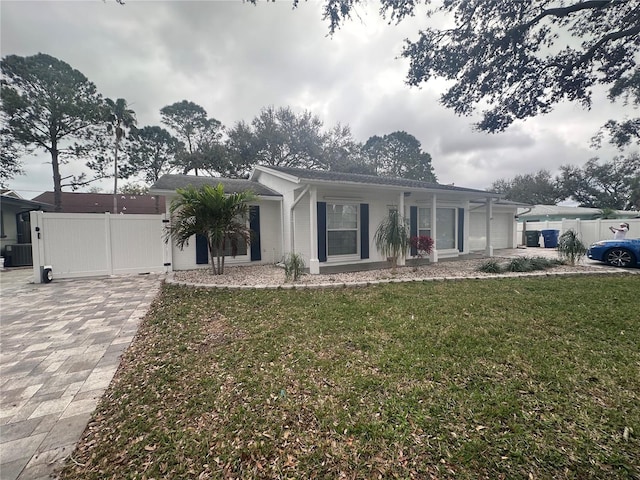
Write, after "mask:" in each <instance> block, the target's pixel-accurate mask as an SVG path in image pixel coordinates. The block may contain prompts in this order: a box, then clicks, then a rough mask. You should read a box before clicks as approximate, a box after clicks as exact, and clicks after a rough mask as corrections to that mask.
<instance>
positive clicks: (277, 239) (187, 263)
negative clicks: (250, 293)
mask: <svg viewBox="0 0 640 480" xmlns="http://www.w3.org/2000/svg"><path fill="white" fill-rule="evenodd" d="M173 198H175V197H167V200H166V201H167V208H169V205H170V204H171V200H172V199H173ZM280 204H281V202H280V200H279V199H278V200H263V201H259V202H257V203H252V205H259V206H260V250H261V257H262V259H261V260H259V261H253V262H252V261H251V259H250V255H247V256H241V257H240V256H238V257H236V258H233V257H226V258H225V265H247V264H249V263H252V264H256V263H262V264H264V263H267V264H268V263H277V262H279V261H280V260H281V259H282V255H283V252H282V218H281V206H280ZM167 211H168V210H167ZM172 256H173V270H193V269H196V268H208V267H210V264H197V263H196V240H195V236H194V237H193V238H191V239H190V240H189V244H188V245H185V246H184V248H183V249H182V250H180V249H179V248H178V247H177V246H175V245H172Z"/></svg>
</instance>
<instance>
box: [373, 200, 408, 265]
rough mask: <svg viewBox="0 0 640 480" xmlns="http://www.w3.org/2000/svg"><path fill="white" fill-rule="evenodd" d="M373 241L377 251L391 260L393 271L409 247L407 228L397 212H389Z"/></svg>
mask: <svg viewBox="0 0 640 480" xmlns="http://www.w3.org/2000/svg"><path fill="white" fill-rule="evenodd" d="M374 241H375V243H376V248H377V249H378V251H379V252H380V253H381V254H382V255H384V256H385V257H387V258H389V259H390V260H391V266H392V269H393V270H394V271H395V269H396V266H397V265H398V258H399V257H400V256H402V255H404V254H405V253H406V251H407V246H408V245H409V227H408V226H407V222H406V221H405V219H404V217H403V216H402V215H400V212H398V210H390V211H389V215H388V216H387V217H386V218H385V219H384V220H382V222H380V225H378V228H377V229H376V233H375V236H374Z"/></svg>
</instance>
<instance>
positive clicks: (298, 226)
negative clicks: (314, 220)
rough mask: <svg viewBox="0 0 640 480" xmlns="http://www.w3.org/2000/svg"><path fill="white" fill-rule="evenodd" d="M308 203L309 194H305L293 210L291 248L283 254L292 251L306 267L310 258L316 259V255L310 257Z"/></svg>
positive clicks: (309, 213) (309, 212) (309, 214)
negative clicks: (298, 255) (300, 258)
mask: <svg viewBox="0 0 640 480" xmlns="http://www.w3.org/2000/svg"><path fill="white" fill-rule="evenodd" d="M310 203H311V202H310V197H309V192H307V193H305V195H304V197H302V198H301V199H300V201H299V202H298V204H297V205H296V207H295V208H294V210H293V246H292V248H291V249H290V250H289V251H288V252H285V254H286V253H289V252H290V251H292V250H294V251H295V252H296V253H299V254H301V255H302V257H303V258H304V261H305V264H306V265H309V260H311V259H312V258H317V254H313V256H312V252H311V238H310V235H311V233H310V232H311V224H310V223H309V219H310V216H311V211H310Z"/></svg>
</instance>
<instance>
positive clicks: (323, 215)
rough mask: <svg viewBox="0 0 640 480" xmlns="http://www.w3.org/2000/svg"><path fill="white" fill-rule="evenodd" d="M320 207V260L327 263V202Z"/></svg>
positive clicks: (320, 203)
mask: <svg viewBox="0 0 640 480" xmlns="http://www.w3.org/2000/svg"><path fill="white" fill-rule="evenodd" d="M317 205H318V260H319V261H321V262H326V261H327V202H317Z"/></svg>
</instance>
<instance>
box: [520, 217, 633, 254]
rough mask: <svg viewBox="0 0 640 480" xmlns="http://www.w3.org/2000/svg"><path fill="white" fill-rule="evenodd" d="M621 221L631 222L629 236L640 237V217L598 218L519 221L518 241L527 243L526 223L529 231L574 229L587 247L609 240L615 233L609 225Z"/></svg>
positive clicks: (561, 231) (615, 224)
mask: <svg viewBox="0 0 640 480" xmlns="http://www.w3.org/2000/svg"><path fill="white" fill-rule="evenodd" d="M620 222H625V223H628V224H629V233H627V238H640V218H631V219H622V220H621V219H615V218H614V219H606V220H604V219H600V218H599V219H597V220H579V219H578V220H575V219H572V220H567V219H565V220H560V221H553V222H549V221H544V222H526V223H524V222H518V233H517V235H518V237H517V238H518V243H519V244H522V245H526V239H525V238H524V233H523V229H524V228H525V225H526V230H527V231H529V232H530V231H532V230H539V231H540V230H559V231H560V235H562V234H563V233H564V232H566V231H567V230H573V231H574V232H576V233H577V234H578V236H579V238H580V240H582V243H584V244H585V245H586V246H587V247H588V246H589V245H591V244H592V243H594V242H597V241H599V240H607V239H611V238H613V233H611V231H610V230H609V227H617V226H618V225H620ZM540 246H543V242H542V238H541V239H540Z"/></svg>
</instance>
